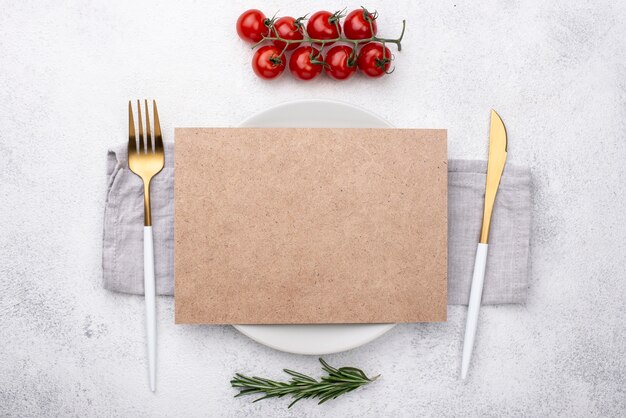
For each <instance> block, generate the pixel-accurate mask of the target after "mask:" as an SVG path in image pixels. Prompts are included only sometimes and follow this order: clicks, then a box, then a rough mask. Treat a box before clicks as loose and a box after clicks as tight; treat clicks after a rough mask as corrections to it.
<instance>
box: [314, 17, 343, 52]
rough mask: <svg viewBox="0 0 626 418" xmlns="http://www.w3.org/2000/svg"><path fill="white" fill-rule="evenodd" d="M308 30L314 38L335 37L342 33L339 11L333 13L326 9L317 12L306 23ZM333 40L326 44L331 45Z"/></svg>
mask: <svg viewBox="0 0 626 418" xmlns="http://www.w3.org/2000/svg"><path fill="white" fill-rule="evenodd" d="M306 31H307V33H308V34H309V36H310V37H311V38H313V39H322V40H325V39H335V38H338V37H339V35H340V34H341V25H340V24H339V13H338V12H336V13H331V12H327V11H325V10H323V11H321V12H315V13H313V15H312V16H311V17H310V18H309V22H308V23H307V25H306ZM331 44H332V42H329V43H327V44H326V45H331Z"/></svg>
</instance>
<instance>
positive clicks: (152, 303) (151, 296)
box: [143, 226, 156, 392]
mask: <svg viewBox="0 0 626 418" xmlns="http://www.w3.org/2000/svg"><path fill="white" fill-rule="evenodd" d="M143 284H144V291H145V300H146V335H147V341H148V367H149V369H150V390H151V391H153V392H154V391H155V390H156V283H155V279H154V244H153V242H152V227H151V226H144V227H143Z"/></svg>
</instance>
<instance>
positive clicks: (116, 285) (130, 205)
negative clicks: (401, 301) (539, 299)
mask: <svg viewBox="0 0 626 418" xmlns="http://www.w3.org/2000/svg"><path fill="white" fill-rule="evenodd" d="M173 160H174V144H173V143H166V144H165V167H164V168H163V171H162V172H161V173H160V174H159V175H157V176H156V177H155V178H154V179H153V180H152V186H151V193H152V196H151V197H152V199H151V200H152V224H153V225H152V226H153V231H154V258H155V260H156V265H155V275H156V284H157V286H156V288H157V293H158V294H160V295H173V294H174V161H173ZM486 169H487V163H486V162H484V161H468V160H450V161H449V162H448V303H450V304H452V305H466V304H467V300H468V298H469V289H470V283H471V279H472V270H473V268H474V256H475V252H476V245H477V243H478V236H479V235H480V227H481V222H482V210H483V196H484V192H485V180H486V175H485V172H486ZM107 174H108V190H107V199H106V208H105V213H104V243H103V246H104V248H103V257H102V267H103V273H104V287H105V288H106V289H108V290H112V291H115V292H124V293H134V294H143V195H142V193H143V186H142V183H141V180H140V179H139V177H137V176H136V175H135V174H133V173H132V172H130V170H129V169H128V160H127V147H126V145H120V146H119V147H116V148H115V149H112V150H110V151H109V152H108V156H107ZM530 187H531V184H530V170H529V169H527V168H521V167H516V166H513V165H510V164H507V166H506V168H505V169H504V174H503V176H502V181H501V184H500V189H499V191H498V195H497V198H496V204H495V208H494V213H493V219H492V223H491V233H490V236H489V256H488V258H487V274H486V276H485V284H484V291H483V299H482V301H483V304H500V303H523V302H525V300H526V293H527V288H528V282H529V270H530V269H529V240H530V209H531V207H530V206H531V203H530Z"/></svg>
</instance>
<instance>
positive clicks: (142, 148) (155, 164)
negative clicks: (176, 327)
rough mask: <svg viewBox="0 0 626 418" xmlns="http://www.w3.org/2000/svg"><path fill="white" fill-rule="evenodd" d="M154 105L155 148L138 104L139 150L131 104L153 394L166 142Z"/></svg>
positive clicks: (130, 140)
mask: <svg viewBox="0 0 626 418" xmlns="http://www.w3.org/2000/svg"><path fill="white" fill-rule="evenodd" d="M152 103H153V114H154V144H153V142H152V134H151V132H150V113H149V112H148V101H147V100H145V110H146V133H147V135H146V137H145V141H144V134H143V124H142V119H141V103H140V102H139V100H137V119H138V120H139V147H137V141H136V139H135V121H134V119H133V107H132V104H131V102H130V100H129V101H128V168H130V170H131V171H132V172H133V173H135V174H137V175H138V176H139V177H141V179H142V180H143V205H144V207H143V215H144V227H143V282H144V292H145V300H146V334H147V338H148V363H149V368H150V390H151V391H153V392H154V391H155V389H156V283H155V280H154V244H153V241H152V214H151V212H150V181H151V180H152V177H154V176H155V175H156V174H158V173H159V171H161V170H162V169H163V164H164V156H163V139H162V138H161V125H160V124H159V113H158V112H157V105H156V102H155V101H152Z"/></svg>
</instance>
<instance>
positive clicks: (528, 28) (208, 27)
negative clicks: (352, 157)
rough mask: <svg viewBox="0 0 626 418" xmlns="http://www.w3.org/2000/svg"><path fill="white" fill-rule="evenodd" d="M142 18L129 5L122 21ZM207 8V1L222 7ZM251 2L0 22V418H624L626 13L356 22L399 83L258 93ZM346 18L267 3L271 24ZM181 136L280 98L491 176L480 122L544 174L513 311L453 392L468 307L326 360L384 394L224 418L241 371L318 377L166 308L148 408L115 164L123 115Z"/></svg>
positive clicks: (502, 317) (41, 4) (146, 6)
mask: <svg viewBox="0 0 626 418" xmlns="http://www.w3.org/2000/svg"><path fill="white" fill-rule="evenodd" d="M130 3H133V4H130ZM214 3H217V2H214ZM251 5H252V4H250V3H249V2H243V1H229V2H220V3H219V6H217V5H214V6H211V5H210V4H209V2H203V1H179V2H174V1H171V2H164V1H159V2H148V1H146V2H123V1H106V2H104V1H100V2H88V3H87V2H79V1H62V2H60V1H12V2H9V1H3V2H2V7H1V9H2V13H0V63H1V65H0V68H1V70H0V155H1V157H2V160H3V163H2V165H0V184H1V187H0V220H1V221H0V284H1V289H0V317H1V320H0V415H5V414H6V415H13V414H15V415H23V416H29V415H74V416H92V415H93V416H96V415H97V416H244V415H258V416H331V415H334V416H372V417H378V416H391V415H393V416H423V415H431V416H459V415H470V416H479V415H482V416H485V415H487V416H500V415H511V416H521V415H525V416H587V415H602V416H619V415H622V416H623V415H624V413H625V408H626V393H625V389H624V388H625V387H626V355H625V353H626V308H625V306H626V305H625V300H626V275H625V271H626V205H625V203H626V199H625V197H624V195H625V193H626V174H625V172H626V163H625V162H624V160H625V158H626V145H625V144H626V136H625V132H626V124H625V121H626V110H625V109H626V93H625V89H626V70H625V64H626V51H625V48H626V43H625V42H624V39H626V25H625V23H624V22H625V21H626V6H625V3H624V2H619V1H611V2H607V1H601V2H582V1H580V2H572V1H552V2H545V1H539V0H537V1H483V2H472V3H471V4H470V2H464V1H460V0H459V1H457V2H456V3H455V2H452V1H432V2H420V3H419V4H416V3H414V2H409V1H394V2H382V1H381V2H370V3H368V4H367V6H370V7H371V8H377V9H378V10H379V12H380V20H379V28H380V30H381V32H382V33H385V34H389V35H395V34H396V33H397V32H398V31H399V29H400V22H401V20H402V19H403V18H406V19H407V22H408V28H407V32H406V40H405V42H404V50H403V51H402V53H400V54H397V67H396V70H395V72H394V73H393V75H391V76H389V77H386V78H384V79H382V80H378V81H370V80H365V79H364V78H361V77H358V78H355V79H353V80H351V81H349V82H346V83H341V84H340V83H336V82H332V81H330V80H329V79H323V80H322V79H320V80H317V81H315V82H312V83H310V84H305V83H299V82H295V81H293V80H292V79H290V78H289V77H283V78H282V79H281V80H279V81H276V82H271V83H266V82H261V81H260V80H258V79H256V78H255V76H254V75H253V74H252V72H251V70H250V68H249V61H250V59H251V56H252V52H251V51H250V50H248V49H247V48H246V46H245V45H244V44H243V43H242V42H240V41H239V40H238V38H237V37H236V34H235V31H234V22H235V20H236V18H237V16H238V14H239V13H240V12H241V11H243V10H244V9H246V8H248V7H250V6H251ZM322 5H323V7H324V8H328V9H329V10H333V9H335V8H341V7H343V6H344V5H346V6H350V7H358V6H359V3H358V2H349V3H347V4H345V3H336V2H330V1H324V2H313V1H287V0H285V1H258V2H256V3H255V6H257V7H261V8H262V9H264V10H265V11H266V13H267V14H270V15H271V14H273V13H274V11H276V10H278V9H280V10H281V11H282V12H284V13H285V14H295V15H299V14H304V13H306V12H312V11H315V10H316V9H319V8H320V6H322ZM143 97H147V98H153V97H154V98H157V99H158V101H159V110H160V113H161V118H162V127H163V128H164V135H165V137H166V138H168V139H171V138H172V136H173V132H174V127H175V126H233V125H236V124H238V123H239V122H240V121H241V120H243V119H244V118H246V117H248V116H250V115H251V114H253V113H255V112H258V111H260V110H262V109H265V108H266V107H267V106H270V105H273V104H277V103H280V102H283V101H286V100H290V99H301V98H332V99H338V100H342V101H346V102H350V103H355V104H359V105H361V106H363V107H365V108H367V109H369V110H372V111H374V112H376V113H378V114H380V115H381V116H383V117H384V118H386V119H388V120H389V121H390V122H391V123H393V124H394V125H395V126H398V127H435V128H447V129H448V135H449V150H450V151H449V152H450V157H451V158H476V159H478V158H485V157H486V145H487V130H488V118H489V109H490V108H491V107H493V108H495V109H497V110H498V111H499V112H500V114H501V115H502V116H503V119H504V121H505V123H506V124H507V128H508V132H509V140H510V147H509V161H510V162H512V163H517V164H522V165H529V166H530V167H532V170H533V175H534V180H533V181H534V185H533V187H534V204H533V227H532V229H533V231H532V251H531V252H532V284H531V287H530V294H529V299H528V303H527V304H526V305H525V306H499V307H486V308H484V309H483V310H482V312H481V315H482V316H481V321H480V322H481V323H480V331H479V336H478V345H477V347H476V349H475V352H474V353H475V354H474V360H473V367H472V370H471V376H470V378H469V380H467V381H466V382H461V381H460V380H459V378H458V376H459V367H460V359H461V340H462V331H463V327H464V319H465V309H464V308H461V307H451V309H450V312H449V321H448V322H447V323H444V324H437V325H427V324H415V325H401V326H398V327H396V328H395V329H394V330H393V331H391V332H389V333H388V334H387V335H385V336H384V337H382V338H380V339H379V340H377V341H375V342H373V343H371V344H369V345H367V346H364V347H362V348H359V349H356V350H353V351H350V352H346V353H342V354H338V355H332V356H328V358H327V359H328V360H329V361H330V362H331V363H332V364H335V365H356V366H360V367H362V368H363V369H364V370H366V371H368V372H369V371H371V372H375V373H381V374H382V378H381V379H380V380H379V381H377V382H376V384H374V385H371V386H370V387H367V388H366V389H363V390H360V391H358V392H355V393H353V394H350V395H349V396H346V397H344V398H343V399H340V400H337V401H334V402H331V403H328V404H325V405H323V406H321V407H318V406H317V405H316V404H315V403H313V402H302V403H300V404H298V405H297V407H295V409H293V410H290V411H288V410H287V409H286V405H287V402H286V401H285V400H270V401H264V402H260V403H256V404H251V403H249V401H250V400H249V399H233V398H232V396H233V394H234V393H235V392H234V390H233V389H231V388H230V387H229V383H228V381H229V379H230V377H231V375H232V374H233V372H235V371H239V372H246V373H255V374H259V375H267V376H273V377H282V374H281V372H280V369H281V368H283V367H289V368H292V369H296V370H301V371H304V372H308V373H311V374H313V375H318V373H319V367H318V364H317V359H316V358H314V357H303V356H296V355H289V354H284V353H280V352H277V351H274V350H271V349H269V348H266V347H263V346H260V345H258V344H256V343H255V342H253V341H251V340H248V339H247V338H246V337H244V336H243V335H241V334H239V333H238V332H237V331H235V330H234V329H233V328H232V327H229V326H222V327H215V326H176V325H174V323H173V301H172V299H169V298H161V299H159V301H158V318H159V319H158V320H159V359H158V392H157V393H156V394H152V393H150V392H149V391H148V388H147V377H146V375H147V373H146V366H145V342H144V331H143V315H144V305H143V299H142V298H138V297H134V296H125V295H118V294H111V293H109V292H106V291H104V290H103V289H102V288H101V287H100V281H101V266H100V263H101V248H100V240H101V234H102V218H103V204H104V198H105V196H104V191H105V187H106V179H105V153H106V150H107V148H108V147H109V146H111V145H112V144H116V143H120V142H123V141H124V140H125V139H126V135H127V113H126V112H127V109H126V106H127V100H128V99H129V98H143Z"/></svg>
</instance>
